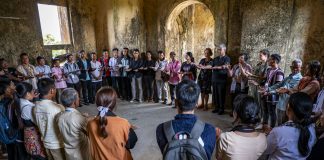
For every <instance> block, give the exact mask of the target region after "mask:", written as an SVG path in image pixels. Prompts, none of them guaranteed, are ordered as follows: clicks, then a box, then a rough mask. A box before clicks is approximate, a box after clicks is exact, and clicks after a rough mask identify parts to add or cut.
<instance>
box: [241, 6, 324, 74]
mask: <svg viewBox="0 0 324 160" xmlns="http://www.w3.org/2000/svg"><path fill="white" fill-rule="evenodd" d="M241 10H242V14H243V16H242V38H241V50H248V51H250V52H251V57H252V59H251V63H252V64H256V63H257V61H258V52H259V51H260V50H261V49H264V48H268V49H269V50H270V51H271V52H272V53H280V54H281V55H282V62H281V64H280V66H281V67H282V68H283V69H284V70H285V72H286V73H287V74H288V73H289V72H290V69H289V66H290V63H291V61H292V60H293V59H294V58H301V59H303V60H304V61H305V62H307V61H309V60H311V59H318V60H321V61H322V63H323V55H324V49H323V48H324V43H323V42H324V22H323V20H322V19H323V15H324V1H322V0H314V1H309V0H307V1H305V0H286V1H281V0H271V1H259V0H246V1H244V2H243V5H242V8H241Z"/></svg>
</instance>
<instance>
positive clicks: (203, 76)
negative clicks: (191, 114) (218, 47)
mask: <svg viewBox="0 0 324 160" xmlns="http://www.w3.org/2000/svg"><path fill="white" fill-rule="evenodd" d="M204 54H205V58H203V59H201V60H200V62H199V65H198V66H197V68H198V69H200V73H199V76H198V84H199V87H200V92H201V101H202V102H201V105H200V106H199V107H198V108H204V110H205V111H207V110H208V100H209V94H211V85H212V82H211V77H212V70H211V69H208V68H206V67H207V66H209V65H212V61H213V59H212V58H211V56H212V55H213V52H212V50H211V49H210V48H206V49H205V51H204Z"/></svg>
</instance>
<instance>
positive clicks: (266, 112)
mask: <svg viewBox="0 0 324 160" xmlns="http://www.w3.org/2000/svg"><path fill="white" fill-rule="evenodd" d="M269 116H270V127H271V128H273V127H275V126H276V122H277V115H276V105H275V104H272V103H267V104H266V105H265V108H264V109H263V124H268V121H269Z"/></svg>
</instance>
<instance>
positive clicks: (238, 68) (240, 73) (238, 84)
mask: <svg viewBox="0 0 324 160" xmlns="http://www.w3.org/2000/svg"><path fill="white" fill-rule="evenodd" d="M247 61H248V54H247V53H242V54H241V55H240V57H239V63H238V64H236V65H234V66H233V68H232V69H230V68H229V67H227V69H228V74H229V77H232V84H231V89H230V93H231V94H232V111H233V109H234V104H233V102H234V99H235V97H236V96H238V95H239V94H248V90H249V86H248V74H247V72H248V73H250V72H251V71H252V67H251V66H250V65H249V64H248V63H247ZM230 116H233V113H232V112H231V113H230Z"/></svg>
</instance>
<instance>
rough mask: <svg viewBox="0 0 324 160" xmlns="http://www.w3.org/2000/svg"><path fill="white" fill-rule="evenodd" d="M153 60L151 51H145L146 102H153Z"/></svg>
mask: <svg viewBox="0 0 324 160" xmlns="http://www.w3.org/2000/svg"><path fill="white" fill-rule="evenodd" d="M154 67H155V61H154V60H153V59H152V52H151V51H147V52H146V60H145V62H144V69H143V73H144V81H143V83H144V85H145V88H146V97H147V98H146V100H147V102H153V82H154V76H155V71H154Z"/></svg>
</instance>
